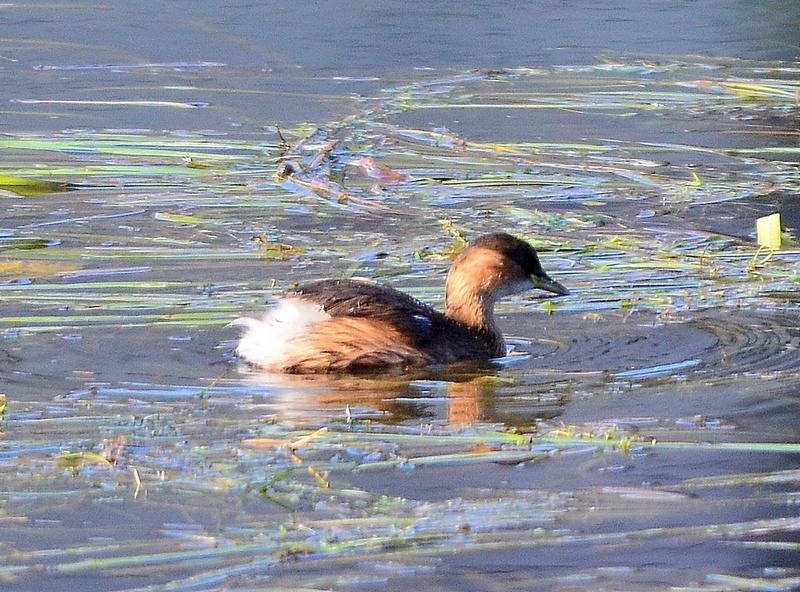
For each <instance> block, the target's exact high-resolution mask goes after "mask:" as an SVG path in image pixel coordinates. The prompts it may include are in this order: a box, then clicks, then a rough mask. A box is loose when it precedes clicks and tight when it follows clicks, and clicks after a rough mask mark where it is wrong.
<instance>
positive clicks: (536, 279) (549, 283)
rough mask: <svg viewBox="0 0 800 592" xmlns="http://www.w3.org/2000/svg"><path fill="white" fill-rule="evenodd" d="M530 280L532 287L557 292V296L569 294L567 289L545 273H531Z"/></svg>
mask: <svg viewBox="0 0 800 592" xmlns="http://www.w3.org/2000/svg"><path fill="white" fill-rule="evenodd" d="M531 281H532V282H533V286H534V288H539V289H540V290H547V291H548V292H552V293H553V294H558V295H559V296H567V295H568V294H569V290H567V289H566V288H565V287H564V286H562V285H561V284H559V283H558V282H557V281H555V280H552V279H550V277H549V276H547V275H541V276H539V275H532V276H531Z"/></svg>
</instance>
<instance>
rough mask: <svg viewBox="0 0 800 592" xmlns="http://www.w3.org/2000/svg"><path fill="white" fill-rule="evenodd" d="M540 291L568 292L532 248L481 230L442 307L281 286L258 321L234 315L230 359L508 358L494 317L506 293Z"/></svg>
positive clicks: (332, 284)
mask: <svg viewBox="0 0 800 592" xmlns="http://www.w3.org/2000/svg"><path fill="white" fill-rule="evenodd" d="M532 288H539V289H542V290H546V291H548V292H552V293H554V294H558V295H566V294H569V291H568V290H567V289H566V288H565V287H564V286H562V285H561V284H560V283H558V282H556V281H554V280H552V279H551V278H550V277H549V276H548V275H547V274H546V273H545V272H544V270H543V269H542V266H541V264H540V262H539V257H538V256H537V254H536V251H535V249H534V248H533V247H532V246H531V245H530V244H528V243H527V242H525V241H523V240H520V239H518V238H516V237H514V236H511V235H510V234H506V233H495V234H487V235H484V236H482V237H480V238H478V239H477V240H475V241H474V242H472V243H471V244H470V245H469V246H468V247H467V248H466V249H465V250H464V251H462V253H461V254H460V255H459V256H458V257H457V258H456V259H455V261H454V262H453V265H452V267H451V268H450V271H449V273H448V274H447V281H446V284H445V312H444V313H441V312H439V311H438V310H436V309H434V308H432V307H430V306H428V305H427V304H424V303H422V302H420V301H419V300H417V299H415V298H413V297H411V296H409V295H408V294H405V293H404V292H401V291H399V290H396V289H394V288H391V287H389V286H385V285H381V284H378V283H375V282H372V281H369V280H357V279H331V280H322V281H316V282H312V283H309V284H306V285H302V286H299V287H297V288H294V289H292V290H288V291H287V292H284V293H283V294H281V295H280V296H279V297H278V302H277V304H276V306H275V307H274V308H272V309H270V310H269V311H268V312H267V313H266V314H265V315H264V316H263V318H260V319H257V318H252V317H241V318H239V319H236V320H235V321H234V322H233V323H232V325H235V326H240V327H244V329H245V331H244V333H243V335H242V337H241V340H240V341H239V345H238V347H237V348H236V353H237V355H238V356H239V357H240V358H242V359H243V360H245V361H247V362H248V363H250V364H252V365H253V366H256V367H259V368H261V369H264V370H267V371H271V372H286V373H294V374H316V373H325V372H358V371H364V370H375V369H387V368H390V367H397V366H399V367H410V366H424V365H431V364H448V363H452V362H459V361H468V360H489V359H491V358H496V357H500V356H503V355H505V354H506V348H505V341H504V340H503V335H502V334H501V333H500V330H499V329H498V328H497V324H496V323H495V318H494V305H495V302H496V301H497V300H498V299H499V298H502V297H503V296H508V295H511V294H516V293H518V292H523V291H526V290H529V289H532Z"/></svg>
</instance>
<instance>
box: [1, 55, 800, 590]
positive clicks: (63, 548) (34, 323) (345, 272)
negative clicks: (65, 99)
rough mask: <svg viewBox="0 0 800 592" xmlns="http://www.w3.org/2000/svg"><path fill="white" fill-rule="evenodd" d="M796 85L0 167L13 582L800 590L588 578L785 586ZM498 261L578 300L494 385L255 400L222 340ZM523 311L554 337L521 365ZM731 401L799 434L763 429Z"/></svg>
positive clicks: (567, 83) (699, 74)
mask: <svg viewBox="0 0 800 592" xmlns="http://www.w3.org/2000/svg"><path fill="white" fill-rule="evenodd" d="M798 73H800V70H798V69H797V68H796V67H790V66H787V65H785V64H763V63H759V64H752V63H748V62H744V61H738V60H710V59H708V60H704V59H700V58H697V57H694V58H688V57H687V58H678V57H675V58H666V57H662V58H660V59H658V60H655V59H653V60H639V59H627V58H610V57H606V58H602V59H600V60H599V61H598V63H597V64H594V65H591V66H583V67H561V68H552V69H516V70H508V71H502V72H483V73H469V74H459V75H453V76H451V77H447V78H437V77H433V76H430V77H429V79H426V80H424V81H408V83H407V84H403V85H398V86H397V87H395V88H391V89H386V90H384V91H383V92H382V93H380V94H379V95H377V96H369V97H360V98H353V99H352V104H351V105H350V113H351V114H350V115H349V116H347V117H342V118H341V120H339V121H333V122H328V123H324V124H319V125H314V126H311V125H308V124H303V125H281V126H279V127H277V126H276V127H270V128H268V129H267V130H266V131H265V132H264V133H263V134H262V136H261V137H258V138H257V139H254V136H251V137H244V136H245V135H246V134H242V136H236V135H235V134H229V135H221V134H218V133H202V132H191V133H189V132H185V131H177V130H176V131H169V132H164V133H156V132H154V131H149V130H146V131H143V130H129V131H102V130H70V131H63V132H60V133H49V134H35V133H6V134H3V135H2V136H0V189H1V190H2V195H1V197H0V199H2V200H3V211H4V217H3V224H2V229H0V302H2V304H1V305H0V339H1V340H2V341H0V343H2V346H0V370H1V371H2V372H3V374H4V376H6V377H8V378H7V384H6V385H5V386H4V387H3V388H4V389H5V392H4V393H3V395H4V396H3V397H2V399H0V401H2V407H0V413H1V414H2V415H0V420H1V421H2V423H0V430H2V434H1V435H0V445H1V446H2V449H0V450H1V451H2V457H1V458H2V461H0V480H2V483H3V485H2V489H3V491H4V499H5V503H4V505H3V507H2V508H1V509H2V511H3V514H2V516H0V532H2V534H3V536H2V537H1V538H2V539H3V540H4V541H5V545H6V549H5V551H4V561H3V564H2V565H0V581H2V582H6V583H8V584H9V585H14V584H16V583H20V582H25V581H26V579H27V578H35V577H37V576H38V574H41V573H42V572H47V573H48V574H49V575H50V576H52V577H56V578H57V577H60V576H64V575H67V574H76V573H78V574H81V573H89V574H94V575H96V576H99V575H100V574H102V576H103V577H108V578H118V580H119V583H118V584H114V586H118V587H114V588H113V589H130V590H134V589H136V590H164V589H175V590H195V589H208V590H211V589H220V588H218V587H217V586H219V585H222V583H224V586H225V589H232V590H233V589H242V590H244V589H251V588H252V587H253V586H262V585H263V583H262V582H263V581H264V579H265V578H268V579H269V581H270V586H271V587H272V588H273V589H278V588H281V589H298V590H299V589H311V588H313V589H329V588H332V587H336V586H340V585H345V584H346V585H348V586H357V585H362V586H371V585H379V584H381V583H384V582H386V581H388V580H392V581H395V582H402V581H404V580H405V579H409V581H411V578H413V577H414V576H415V575H416V574H419V573H426V572H428V571H429V570H432V569H434V568H436V567H437V566H442V565H449V563H448V562H450V561H452V557H453V555H456V554H457V553H459V552H463V553H469V552H472V551H481V552H484V553H490V554H491V553H500V554H502V553H510V552H513V553H518V554H521V556H523V557H528V555H527V553H528V552H529V551H530V550H532V549H536V550H537V552H539V553H545V554H546V551H545V550H546V549H551V548H555V549H558V551H557V553H563V554H564V555H565V556H567V557H569V558H570V560H574V561H573V563H574V564H575V565H579V566H582V567H580V568H576V569H575V570H574V571H573V572H571V573H570V574H569V575H568V576H566V575H563V574H560V573H555V572H554V575H552V576H551V575H542V576H541V577H542V580H541V581H542V589H546V588H547V586H556V585H567V584H568V582H570V581H575V580H574V578H584V579H585V580H586V581H591V582H593V585H596V586H597V587H598V588H599V587H602V586H603V585H605V584H607V583H609V582H613V583H614V584H613V586H626V585H627V586H628V587H634V588H636V589H640V590H648V589H661V588H659V584H658V582H659V581H661V582H663V581H669V582H671V583H672V584H673V585H674V586H676V588H675V589H687V590H688V589H692V590H739V589H743V588H745V587H746V588H747V589H752V590H767V589H769V590H773V589H777V590H783V589H786V590H788V589H792V588H794V587H796V586H797V585H798V582H799V581H800V572H798V570H797V568H796V567H794V568H790V567H780V568H778V567H774V568H773V569H772V570H771V571H770V570H768V571H765V572H761V573H756V572H754V571H752V570H751V571H750V572H748V573H746V574H742V573H739V572H738V571H737V567H738V566H737V565H735V564H733V563H725V562H724V561H721V562H720V563H719V564H717V563H713V564H708V565H709V567H708V570H707V571H703V570H700V569H691V570H681V569H678V568H677V567H669V566H666V567H664V568H662V569H661V571H659V570H655V571H654V572H651V573H649V574H645V573H643V572H641V571H637V570H635V569H631V570H630V571H627V572H624V573H623V572H622V571H619V572H617V573H611V572H608V571H604V570H603V568H601V567H595V566H594V564H593V563H592V562H591V561H587V560H585V557H584V553H585V551H582V549H585V547H586V546H589V547H590V548H591V547H592V546H593V545H595V544H600V543H611V542H613V543H615V544H616V545H617V546H619V547H630V548H639V547H640V546H642V545H644V546H648V547H652V548H655V549H659V550H662V551H664V552H669V551H670V550H671V549H672V548H673V547H675V546H676V545H678V544H679V543H680V542H681V541H683V542H685V541H687V540H689V541H692V543H693V544H694V545H696V546H697V548H698V549H701V550H703V551H708V552H712V551H713V550H714V549H716V548H717V545H718V544H720V541H721V542H722V544H723V545H726V546H730V547H736V548H739V549H743V550H750V549H762V550H769V549H773V550H774V549H781V550H782V551H783V552H786V553H788V554H791V555H790V556H791V557H797V556H798V552H799V551H800V548H798V546H797V543H796V542H793V541H795V540H796V538H793V537H795V533H796V532H797V531H798V529H800V521H798V519H797V518H796V517H794V518H793V517H792V516H793V515H796V512H792V511H791V507H792V506H793V505H794V506H796V504H797V499H796V490H797V485H798V480H800V473H798V471H796V470H794V469H791V468H787V467H788V466H789V465H790V463H788V462H784V460H782V459H786V458H790V459H792V458H796V455H797V454H798V453H800V444H798V443H797V441H796V424H794V423H792V418H795V419H796V417H797V398H796V395H795V394H793V393H794V392H796V387H797V386H798V379H797V376H796V374H797V369H798V367H800V360H797V355H796V353H797V352H796V350H797V347H798V343H800V332H798V329H797V324H796V322H795V321H794V315H795V314H796V311H797V298H795V297H790V296H787V295H792V294H794V292H795V291H796V283H797V281H798V277H800V275H799V273H800V271H798V261H800V259H799V258H798V255H800V249H798V248H797V243H796V241H795V239H794V238H793V237H792V236H791V235H790V234H789V233H788V232H787V233H785V234H784V240H783V247H782V248H781V249H779V250H774V249H764V248H761V249H760V248H759V247H758V245H757V244H756V242H755V240H754V237H755V220H756V219H757V218H758V217H760V216H762V215H764V214H769V213H772V211H774V210H775V209H777V208H779V207H780V204H781V203H782V202H781V200H783V199H786V198H796V197H797V194H798V189H799V188H800V183H799V182H798V179H799V178H800V177H799V176H798V161H800V149H799V148H798V147H797V142H796V133H797V132H796V129H797V122H798V120H799V119H800V115H798V114H799V113H800V108H799V107H798V103H799V102H800V83H798ZM49 107H51V106H49ZM150 107H153V108H163V109H169V108H172V107H171V106H170V104H169V102H164V103H163V104H159V105H150ZM195 108H197V109H203V108H207V107H204V106H203V105H200V104H197V105H195ZM544 114H546V116H545V115H544ZM498 229H502V230H506V231H510V232H513V233H515V234H518V235H521V236H525V237H526V238H527V239H528V240H530V241H531V242H532V243H534V244H535V245H536V247H537V249H538V250H540V251H541V252H542V253H543V258H544V259H545V260H546V266H547V268H548V269H549V270H552V271H553V274H552V275H553V276H554V277H557V278H558V279H559V280H560V281H563V283H564V284H566V285H568V286H569V288H570V290H572V291H573V292H574V293H575V294H576V296H575V297H573V298H570V299H568V300H559V301H553V302H550V301H544V302H541V301H531V300H529V299H527V298H525V297H521V298H518V299H516V300H514V301H513V302H511V303H510V304H504V305H502V306H503V309H502V312H503V313H504V314H505V315H506V316H508V317H511V318H513V319H514V320H515V321H518V322H519V326H521V327H523V329H519V330H516V335H515V336H514V337H519V338H520V339H518V340H517V341H518V342H519V343H518V344H517V345H515V351H514V352H512V355H511V356H509V358H508V359H507V360H505V363H504V364H503V367H502V369H501V370H499V371H497V372H484V371H472V370H470V369H466V370H464V371H463V373H460V372H461V371H460V370H454V371H453V372H452V373H447V372H444V371H442V372H439V371H438V370H437V371H435V372H432V373H430V374H425V375H420V376H409V377H396V376H393V377H386V378H384V379H381V378H376V377H371V378H363V379H358V380H356V379H344V378H341V379H338V380H330V381H329V380H319V379H317V380H300V379H298V380H288V379H287V380H279V381H272V382H270V381H266V382H265V379H263V377H256V376H253V375H252V374H248V373H247V372H246V371H241V372H238V371H237V370H236V369H235V367H234V364H233V362H232V360H231V357H230V349H231V348H230V342H229V340H231V339H233V337H234V335H232V334H231V333H230V332H229V331H227V330H226V329H224V326H225V325H226V324H227V323H229V322H230V321H231V320H232V319H233V318H235V317H236V316H237V315H238V314H241V313H242V312H246V311H252V310H258V309H259V308H260V307H261V306H262V305H263V303H264V301H265V300H266V298H267V297H268V295H269V293H270V291H273V290H274V291H278V290H280V289H283V288H286V287H287V286H289V285H291V283H292V282H295V281H298V280H304V279H310V278H316V277H322V276H329V275H339V276H353V275H361V276H369V277H373V278H377V279H378V280H380V281H385V280H392V281H396V282H400V283H402V284H403V287H404V288H406V287H407V288H408V289H409V290H410V291H411V292H412V293H414V294H415V295H416V296H418V297H420V298H422V299H424V300H427V301H431V302H436V301H437V299H439V298H440V297H441V288H440V286H441V278H442V277H443V274H444V272H445V270H446V268H447V266H448V263H449V260H450V259H452V257H453V256H454V255H455V254H456V253H457V252H458V251H459V250H460V249H462V248H463V247H464V245H465V244H466V241H467V240H468V239H469V238H471V237H473V236H476V235H478V234H480V233H482V232H487V231H492V230H498ZM522 311H524V314H527V315H537V313H541V314H539V315H538V316H539V317H540V318H547V319H551V318H553V319H555V320H556V321H557V322H558V327H557V328H553V327H552V326H551V327H550V328H549V330H548V331H547V332H546V333H543V334H541V335H533V336H531V335H528V334H527V333H526V330H525V329H524V327H525V324H524V321H521V320H520V319H521V318H522V314H523V312H522ZM546 315H547V316H546ZM537 322H538V321H537ZM509 326H510V323H509ZM673 326H674V327H675V329H674V330H675V331H686V333H685V336H686V337H685V338H684V333H678V334H677V335H678V336H677V337H674V338H671V339H673V340H674V341H671V342H669V343H667V344H666V345H661V344H659V343H657V342H658V340H659V339H662V338H666V337H664V336H667V335H671V333H669V332H668V331H671V330H672V329H671V327H673ZM620 327H622V328H620ZM665 327H666V329H664V328H665ZM661 330H663V331H665V333H664V334H663V336H662V337H648V336H649V335H650V333H648V332H649V331H661ZM570 331H571V332H572V333H571V334H570ZM658 335H661V333H659V334H658ZM528 338H533V340H532V341H525V339H528ZM704 339H705V340H708V342H707V343H706V342H704V341H703V340H704ZM640 341H641V342H643V343H644V345H641V344H639V345H637V343H638V342H640ZM650 350H652V352H651V351H650ZM609 351H610V352H612V353H613V354H614V355H611V354H609V353H608V352H609ZM555 354H559V355H560V356H561V357H562V358H563V359H564V360H566V361H559V359H558V356H556V355H555ZM526 364H527V366H526ZM765 385H766V386H765ZM793 389H795V390H793ZM712 395H713V398H712ZM604 397H607V398H608V399H609V402H608V404H609V407H608V408H607V409H606V410H605V411H602V412H601V413H604V415H601V416H599V417H594V418H592V419H587V418H586V417H584V418H581V417H580V415H577V416H575V417H573V418H570V419H568V420H564V419H562V418H561V414H562V413H563V411H564V407H565V404H566V402H568V401H571V400H576V401H583V402H585V405H587V406H591V405H592V404H593V402H594V401H596V400H598V399H603V398H604ZM619 398H625V402H623V403H620V404H619V405H617V403H616V400H617V399H619ZM664 398H668V400H669V402H667V403H664V404H654V403H651V402H652V401H656V400H662V399H664ZM720 400H723V401H727V404H728V405H729V407H728V406H720V404H719V401H720ZM753 400H757V402H755V403H753V402H752V401H753ZM737 402H738V403H740V404H741V405H742V406H743V408H745V409H746V408H749V407H748V405H752V408H754V409H756V410H757V411H758V413H762V412H763V409H765V408H770V409H773V410H775V409H777V410H778V411H776V412H774V413H775V414H774V415H770V416H768V417H767V418H765V419H764V424H763V425H760V424H758V422H757V421H755V422H753V421H749V420H748V419H747V418H745V417H743V416H744V412H742V413H741V414H740V413H739V411H738V410H737V409H736V408H735V404H736V403H737ZM627 404H630V405H631V410H628V407H627ZM707 409H712V410H713V409H717V411H713V412H707ZM758 413H756V415H757V416H758ZM783 413H785V414H786V415H785V416H786V417H788V418H789V420H788V425H787V424H785V423H783V422H782V421H781V418H780V416H782V414H783ZM589 415H590V414H587V417H588V416H589ZM718 415H721V416H722V417H721V418H720V417H717V416H718ZM759 417H760V416H759ZM737 455H757V456H759V458H769V459H777V460H770V461H769V462H764V463H763V464H762V465H759V466H760V467H761V468H760V469H756V468H755V466H754V465H753V464H752V463H750V464H749V463H748V462H745V461H743V460H741V458H740V457H739V456H737ZM651 463H652V464H653V465H658V466H657V468H655V469H652V471H651V467H650V464H651ZM696 465H697V466H696ZM673 466H678V467H681V466H691V467H692V468H686V469H685V470H680V469H678V470H676V469H674V468H673ZM720 467H721V468H720ZM376 475H381V477H380V479H379V478H378V477H376ZM465 475H467V477H465ZM387 483H388V485H387ZM442 483H449V484H452V485H451V487H450V490H449V491H447V492H446V494H442V492H441V490H440V489H439V487H440V486H441V484H442ZM731 500H735V502H736V504H738V505H743V506H746V507H748V508H750V509H753V511H752V512H751V513H750V514H748V516H750V517H748V518H746V519H745V518H743V517H742V516H740V515H739V514H737V513H736V512H734V511H732V510H731V508H730V505H731ZM736 504H735V505H736ZM701 505H702V508H700V506H701ZM151 511H152V513H153V514H154V515H155V517H154V518H150V517H149V512H151ZM680 516H688V517H689V519H687V520H681V519H680ZM134 517H135V520H136V521H137V522H136V523H137V526H136V527H132V530H131V532H130V533H127V534H126V536H127V538H125V537H122V540H120V534H119V532H118V526H117V527H114V526H113V524H115V521H117V520H119V519H122V520H124V521H126V522H130V521H131V520H133V519H134ZM622 517H624V518H625V521H622ZM593 520H597V521H598V524H599V525H598V526H596V527H594V528H592V527H589V526H587V524H588V523H591V522H592V521H593ZM73 521H74V523H73ZM87 525H88V526H87ZM86 529H88V532H89V534H88V536H89V539H88V540H87V539H86V538H85V536H83V535H80V536H79V532H81V531H82V530H86ZM45 531H46V532H45ZM26 549H27V550H26ZM295 560H302V561H296V562H294V563H292V567H291V569H285V568H284V567H283V566H285V565H287V564H289V562H290V561H295ZM531 561H533V560H531ZM317 564H319V565H327V566H328V569H327V570H324V573H323V574H320V573H317V572H316V571H315V569H316V568H315V567H314V566H315V565H317ZM645 564H647V561H646V558H643V559H642V565H645ZM156 565H157V566H159V570H158V575H157V576H154V575H152V574H151V575H149V576H148V577H147V578H145V579H144V580H141V579H139V578H138V577H137V576H138V575H140V574H142V573H146V572H145V571H144V570H146V568H148V567H152V566H156ZM787 565H791V562H788V563H787ZM794 565H795V566H796V563H795V564H794ZM345 566H347V567H349V568H351V571H349V572H347V573H350V574H351V575H350V576H346V577H345V576H344V575H341V574H342V572H341V571H340V570H339V571H337V570H338V569H339V568H340V567H345ZM656 572H657V573H656ZM332 573H339V575H338V576H334V575H330V574H332ZM326 574H327V575H326ZM348 578H349V579H348ZM548 578H549V579H548ZM570 578H573V579H570ZM345 580H347V581H346V582H345ZM141 581H146V582H147V583H146V584H145V585H142V584H141V583H140V582H141ZM343 582H344V583H343ZM609 585H611V584H609ZM109 589H112V588H109Z"/></svg>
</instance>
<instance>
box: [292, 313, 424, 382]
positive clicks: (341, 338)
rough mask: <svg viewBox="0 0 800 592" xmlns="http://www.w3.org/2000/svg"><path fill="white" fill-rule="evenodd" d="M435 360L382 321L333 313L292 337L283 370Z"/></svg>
mask: <svg viewBox="0 0 800 592" xmlns="http://www.w3.org/2000/svg"><path fill="white" fill-rule="evenodd" d="M434 361H435V360H434V359H432V358H431V357H430V356H429V355H427V354H426V353H425V352H423V351H421V350H419V349H418V348H416V347H414V346H413V345H411V344H410V343H409V342H408V340H407V339H406V337H405V336H404V335H402V334H400V333H399V332H398V331H397V330H396V329H395V328H394V327H392V326H391V325H388V324H386V323H384V322H382V321H376V320H373V319H365V318H357V317H334V318H331V319H330V320H327V321H323V322H320V323H316V324H315V325H313V326H312V327H311V328H310V330H309V331H307V332H305V333H303V334H302V335H300V336H299V337H297V338H295V339H294V340H292V343H291V347H290V348H289V350H288V351H286V352H285V354H284V356H283V359H282V361H281V369H282V370H283V371H284V372H294V373H321V372H337V371H345V370H347V371H354V370H365V369H369V368H383V367H387V366H422V365H426V364H430V363H432V362H434Z"/></svg>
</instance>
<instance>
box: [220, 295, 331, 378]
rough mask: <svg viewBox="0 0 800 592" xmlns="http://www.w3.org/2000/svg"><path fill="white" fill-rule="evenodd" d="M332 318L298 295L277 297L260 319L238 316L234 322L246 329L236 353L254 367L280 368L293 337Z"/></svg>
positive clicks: (233, 323)
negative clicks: (310, 326) (285, 297)
mask: <svg viewBox="0 0 800 592" xmlns="http://www.w3.org/2000/svg"><path fill="white" fill-rule="evenodd" d="M329 318H330V316H329V315H328V314H327V313H326V312H325V311H324V310H322V307H321V306H319V305H318V304H314V303H311V302H306V301H304V300H301V299H298V298H287V299H283V300H278V303H277V304H276V305H275V307H274V308H272V309H270V310H269V311H267V313H266V314H265V315H264V316H263V317H262V318H260V319H255V318H252V317H239V318H238V319H236V320H235V321H233V322H232V323H231V326H236V327H244V328H245V332H244V335H242V338H241V339H240V340H239V345H238V346H237V347H236V355H238V356H239V357H240V358H242V359H243V360H245V361H247V362H249V363H250V364H253V365H254V366H259V367H261V368H265V369H272V368H278V367H280V366H281V362H282V360H283V359H284V356H285V355H286V352H287V350H288V349H289V347H290V343H291V341H292V340H293V339H294V338H296V337H297V336H299V335H300V334H301V333H303V332H305V331H306V329H307V328H308V326H309V325H312V324H314V323H318V322H320V321H324V320H326V319H329Z"/></svg>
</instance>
